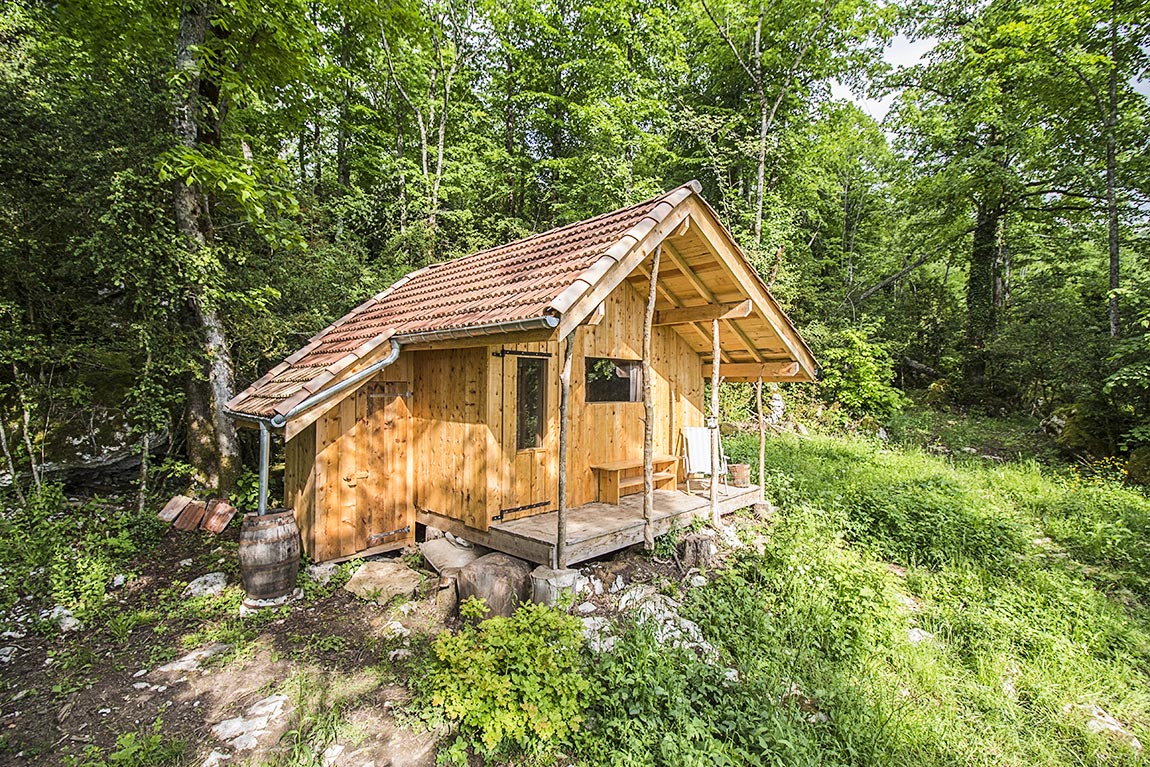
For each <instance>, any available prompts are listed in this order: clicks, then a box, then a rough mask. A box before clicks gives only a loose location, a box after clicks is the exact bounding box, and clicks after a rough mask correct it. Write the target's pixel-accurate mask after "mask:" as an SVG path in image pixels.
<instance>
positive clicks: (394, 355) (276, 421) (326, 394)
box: [268, 338, 399, 429]
mask: <svg viewBox="0 0 1150 767" xmlns="http://www.w3.org/2000/svg"><path fill="white" fill-rule="evenodd" d="M397 359H399V343H398V342H397V341H396V340H395V339H394V338H393V339H391V351H389V352H388V353H387V356H386V357H384V358H383V359H381V360H379V361H378V362H373V363H372V364H370V365H368V366H367V367H365V368H364V369H363V370H361V371H359V372H358V373H356V374H355V375H353V376H350V377H349V378H347V379H346V380H343V381H340V382H339V383H338V384H336V385H335V386H332V387H330V388H327V389H323V390H321V391H320V392H318V393H316V394H313V395H312V396H310V397H308V398H307V399H305V400H304V401H303V402H301V403H299V404H298V405H296V406H295V407H293V408H292V409H291V410H289V411H287V412H286V413H276V414H275V415H273V416H272V417H271V418H270V419H268V422H269V423H270V424H271V425H272V426H273V427H275V428H277V429H282V428H283V427H284V425H285V424H286V423H287V422H288V421H289V420H291V419H292V418H294V417H296V416H297V415H299V414H300V413H302V412H303V411H305V410H311V409H312V408H313V407H315V406H316V405H318V404H320V403H321V402H326V401H327V400H329V399H331V398H332V397H334V396H335V395H337V394H340V393H342V392H345V391H347V390H348V389H350V388H352V387H354V386H356V385H357V384H359V383H361V382H363V381H365V380H367V379H368V378H371V377H372V376H373V375H375V374H376V373H378V372H379V371H381V370H383V369H384V368H385V367H387V366H388V365H390V364H392V363H393V362H395V361H396V360H397Z"/></svg>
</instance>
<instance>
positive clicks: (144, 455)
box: [136, 431, 152, 514]
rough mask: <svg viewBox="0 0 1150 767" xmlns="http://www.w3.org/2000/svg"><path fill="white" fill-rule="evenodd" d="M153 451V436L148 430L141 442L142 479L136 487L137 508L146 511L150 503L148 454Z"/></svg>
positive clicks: (142, 511)
mask: <svg viewBox="0 0 1150 767" xmlns="http://www.w3.org/2000/svg"><path fill="white" fill-rule="evenodd" d="M151 451H152V437H151V435H150V434H148V432H147V431H145V432H144V437H143V439H142V440H141V442H140V481H139V484H138V486H137V489H136V494H137V495H136V510H137V511H139V512H140V513H141V514H143V513H144V507H145V506H147V505H148V454H149V453H150V452H151Z"/></svg>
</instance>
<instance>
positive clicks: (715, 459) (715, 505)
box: [711, 319, 723, 527]
mask: <svg viewBox="0 0 1150 767" xmlns="http://www.w3.org/2000/svg"><path fill="white" fill-rule="evenodd" d="M720 354H721V351H720V349H719V320H718V319H714V320H711V424H712V428H711V524H713V525H714V526H715V527H719V526H720V525H722V524H723V520H722V518H721V517H720V516H719V495H718V492H719V490H718V482H719V355H720Z"/></svg>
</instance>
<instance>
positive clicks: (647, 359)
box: [643, 245, 663, 551]
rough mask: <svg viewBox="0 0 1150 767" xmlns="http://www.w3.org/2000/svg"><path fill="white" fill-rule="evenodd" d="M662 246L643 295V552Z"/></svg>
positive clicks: (651, 542) (651, 479)
mask: <svg viewBox="0 0 1150 767" xmlns="http://www.w3.org/2000/svg"><path fill="white" fill-rule="evenodd" d="M662 251H663V246H662V245H659V246H657V247H656V248H655V254H654V256H652V260H651V286H650V288H649V289H648V291H647V311H646V313H645V314H644V315H643V548H645V549H647V550H648V551H650V550H651V549H653V548H655V535H654V532H653V531H652V530H651V519H652V518H654V516H655V476H654V474H655V470H654V461H655V376H654V375H653V374H652V372H651V326H652V324H653V323H654V320H655V297H656V291H657V290H658V286H659V258H660V256H661V255H662Z"/></svg>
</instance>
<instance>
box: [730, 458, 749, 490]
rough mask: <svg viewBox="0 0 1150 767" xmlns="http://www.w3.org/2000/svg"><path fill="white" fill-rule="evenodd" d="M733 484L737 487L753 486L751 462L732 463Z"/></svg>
mask: <svg viewBox="0 0 1150 767" xmlns="http://www.w3.org/2000/svg"><path fill="white" fill-rule="evenodd" d="M730 471H731V484H732V485H734V486H735V487H750V486H751V465H750V464H749V463H732V464H731V469H730Z"/></svg>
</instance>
